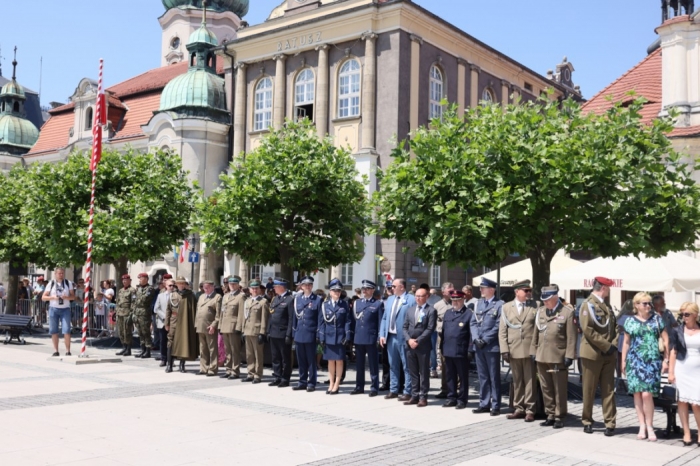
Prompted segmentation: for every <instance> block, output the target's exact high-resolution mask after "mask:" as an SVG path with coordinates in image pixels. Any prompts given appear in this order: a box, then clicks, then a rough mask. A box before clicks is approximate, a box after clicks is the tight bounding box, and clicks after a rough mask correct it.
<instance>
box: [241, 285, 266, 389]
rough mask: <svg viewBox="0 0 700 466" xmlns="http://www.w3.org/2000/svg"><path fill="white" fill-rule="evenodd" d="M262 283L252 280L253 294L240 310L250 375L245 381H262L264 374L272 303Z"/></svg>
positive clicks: (251, 293)
mask: <svg viewBox="0 0 700 466" xmlns="http://www.w3.org/2000/svg"><path fill="white" fill-rule="evenodd" d="M261 285H262V283H261V282H260V280H252V281H251V282H250V283H249V284H248V288H250V295H251V296H250V298H248V299H247V300H246V302H245V304H244V305H243V308H242V309H239V311H238V324H237V328H238V330H240V331H242V332H243V335H245V355H246V362H247V363H248V377H246V378H245V379H244V380H243V381H244V382H253V383H260V380H261V379H262V374H263V362H264V351H263V350H264V349H265V339H266V335H267V319H268V316H269V315H270V305H269V304H268V303H267V300H266V299H264V298H263V296H262V294H263V293H264V290H265V288H264V287H262V286H261Z"/></svg>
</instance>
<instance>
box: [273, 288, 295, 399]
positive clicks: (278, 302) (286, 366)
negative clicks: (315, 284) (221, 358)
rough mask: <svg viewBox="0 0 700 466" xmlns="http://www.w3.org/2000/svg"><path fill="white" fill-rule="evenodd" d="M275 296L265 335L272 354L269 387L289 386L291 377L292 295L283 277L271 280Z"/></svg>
mask: <svg viewBox="0 0 700 466" xmlns="http://www.w3.org/2000/svg"><path fill="white" fill-rule="evenodd" d="M273 286H274V289H275V294H276V296H275V297H274V298H273V299H272V305H271V306H270V317H269V319H268V321H267V336H268V338H269V339H270V353H271V355H272V375H273V376H274V378H275V379H274V380H273V381H272V382H270V383H269V384H268V385H269V386H271V387H289V379H290V378H291V377H292V322H291V321H292V301H294V296H292V293H291V292H290V291H289V282H288V281H287V280H285V279H284V278H275V280H274V281H273Z"/></svg>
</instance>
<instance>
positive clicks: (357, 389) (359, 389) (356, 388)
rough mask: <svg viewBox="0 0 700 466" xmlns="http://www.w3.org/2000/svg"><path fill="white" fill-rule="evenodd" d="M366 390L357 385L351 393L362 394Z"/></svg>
mask: <svg viewBox="0 0 700 466" xmlns="http://www.w3.org/2000/svg"><path fill="white" fill-rule="evenodd" d="M364 392H365V391H364V390H363V389H361V388H360V387H355V389H354V390H353V391H351V392H350V394H351V395H360V394H362V393H364Z"/></svg>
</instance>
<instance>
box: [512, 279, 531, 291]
mask: <svg viewBox="0 0 700 466" xmlns="http://www.w3.org/2000/svg"><path fill="white" fill-rule="evenodd" d="M513 288H514V289H516V290H519V289H521V288H532V287H531V286H530V280H520V281H519V282H515V283H513Z"/></svg>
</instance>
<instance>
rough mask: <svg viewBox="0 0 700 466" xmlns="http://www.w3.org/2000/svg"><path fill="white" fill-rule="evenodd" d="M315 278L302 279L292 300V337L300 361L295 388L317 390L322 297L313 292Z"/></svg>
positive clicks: (309, 390) (308, 390)
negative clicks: (317, 353)
mask: <svg viewBox="0 0 700 466" xmlns="http://www.w3.org/2000/svg"><path fill="white" fill-rule="evenodd" d="M313 286H314V279H313V278H312V277H309V276H306V277H302V279H301V293H298V294H297V295H296V296H295V297H294V301H292V310H293V311H294V314H293V315H292V338H294V344H295V346H296V349H297V360H298V361H299V384H298V385H297V386H296V387H294V388H293V390H306V391H307V392H313V391H315V390H316V382H317V373H316V346H317V345H318V344H319V343H320V339H319V336H318V327H319V325H320V323H321V321H322V319H323V317H322V315H321V306H322V304H323V303H322V302H321V297H320V296H317V295H316V294H314V293H312V289H313Z"/></svg>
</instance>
